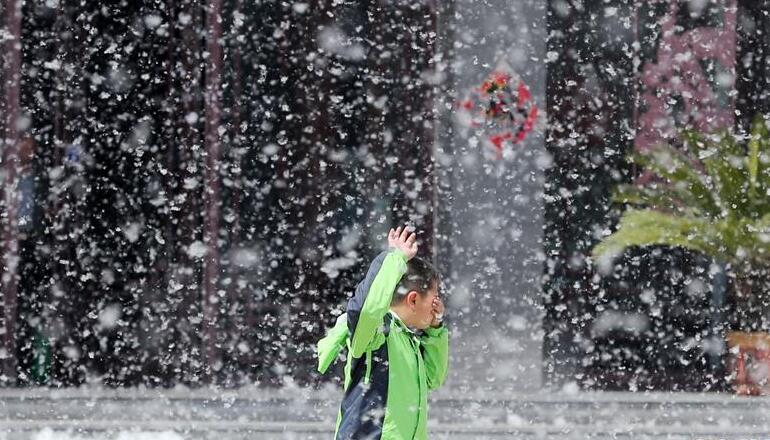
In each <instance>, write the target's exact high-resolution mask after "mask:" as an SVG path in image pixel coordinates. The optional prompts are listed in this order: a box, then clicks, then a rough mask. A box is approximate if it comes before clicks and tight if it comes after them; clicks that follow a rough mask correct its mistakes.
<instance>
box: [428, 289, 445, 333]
mask: <svg viewBox="0 0 770 440" xmlns="http://www.w3.org/2000/svg"><path fill="white" fill-rule="evenodd" d="M432 306H433V321H432V322H431V323H430V326H431V327H440V326H441V321H443V320H444V310H445V309H444V301H443V300H442V299H441V297H440V296H437V297H435V298H433V304H432Z"/></svg>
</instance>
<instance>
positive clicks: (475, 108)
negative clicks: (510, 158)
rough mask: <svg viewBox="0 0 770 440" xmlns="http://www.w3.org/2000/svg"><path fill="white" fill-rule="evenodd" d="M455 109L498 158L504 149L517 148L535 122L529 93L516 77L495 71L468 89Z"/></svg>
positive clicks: (534, 108) (533, 105)
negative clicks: (479, 131) (479, 132)
mask: <svg viewBox="0 0 770 440" xmlns="http://www.w3.org/2000/svg"><path fill="white" fill-rule="evenodd" d="M456 108H457V109H458V110H459V111H461V112H463V113H465V114H466V115H467V116H468V117H466V118H465V121H466V123H467V124H468V125H469V126H470V127H472V128H477V129H483V130H484V131H485V132H486V133H487V135H488V141H489V143H490V145H491V146H492V147H494V149H495V150H496V152H497V156H498V157H502V154H503V151H504V150H505V146H506V145H508V144H510V145H513V144H518V143H520V142H522V141H524V139H526V137H527V135H528V134H529V133H530V132H531V131H532V129H533V128H534V126H535V122H536V121H537V112H538V110H537V106H536V105H535V102H534V100H533V99H532V93H531V92H530V90H529V88H528V87H527V85H526V84H524V82H523V81H521V80H520V79H519V77H518V75H515V74H512V73H509V72H506V71H504V70H500V69H498V70H495V71H493V72H492V73H490V75H489V76H488V77H487V78H486V79H485V80H484V81H483V82H482V83H481V86H479V87H476V88H473V89H471V91H470V93H469V96H468V97H467V98H466V99H464V100H462V101H460V102H459V103H458V105H457V106H456Z"/></svg>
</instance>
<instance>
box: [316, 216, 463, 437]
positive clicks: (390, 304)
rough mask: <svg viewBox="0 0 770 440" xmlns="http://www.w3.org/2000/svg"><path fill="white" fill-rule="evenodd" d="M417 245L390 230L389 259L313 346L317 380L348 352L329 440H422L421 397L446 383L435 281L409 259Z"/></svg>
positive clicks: (424, 403) (423, 265)
mask: <svg viewBox="0 0 770 440" xmlns="http://www.w3.org/2000/svg"><path fill="white" fill-rule="evenodd" d="M416 240H417V237H416V236H415V234H414V233H411V232H409V231H408V230H407V228H406V227H404V228H403V229H402V228H400V227H399V228H398V229H396V230H393V229H391V230H390V232H389V233H388V245H389V247H390V249H389V251H388V252H383V253H382V254H380V255H378V256H377V258H375V260H374V262H372V264H371V266H370V267H369V271H368V272H367V274H366V278H365V279H364V280H363V281H362V282H360V283H359V284H358V286H356V292H355V295H354V296H353V298H351V299H350V301H348V307H347V313H345V314H343V315H342V316H340V318H339V319H338V320H337V324H336V325H335V326H334V328H333V329H331V330H330V331H329V333H328V334H327V336H326V337H325V338H323V339H322V340H321V341H319V342H318V371H320V372H321V373H323V372H324V371H326V369H327V368H328V367H329V364H331V362H333V361H334V359H336V357H337V354H338V353H339V351H340V349H341V348H342V347H343V346H345V345H346V346H347V347H348V356H347V363H346V365H345V395H344V397H343V399H342V404H341V405H340V411H339V414H338V416H337V428H336V430H335V435H334V438H335V440H353V439H356V440H357V439H380V440H426V439H427V438H428V429H427V420H428V391H432V390H435V389H436V388H438V387H440V386H441V384H443V383H444V380H445V379H446V374H447V364H448V353H449V336H448V333H447V330H446V328H444V326H443V325H442V323H441V319H442V317H443V314H444V303H443V301H442V300H441V298H440V297H439V295H438V284H439V279H438V274H437V273H436V271H435V270H434V269H433V268H432V267H431V266H430V264H428V263H427V262H425V261H424V260H422V259H420V258H415V255H416V254H417V243H416Z"/></svg>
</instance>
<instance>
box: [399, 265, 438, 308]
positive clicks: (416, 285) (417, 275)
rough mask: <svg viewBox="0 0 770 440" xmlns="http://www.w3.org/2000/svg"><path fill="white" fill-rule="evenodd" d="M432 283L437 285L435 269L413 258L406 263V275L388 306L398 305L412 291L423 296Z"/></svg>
mask: <svg viewBox="0 0 770 440" xmlns="http://www.w3.org/2000/svg"><path fill="white" fill-rule="evenodd" d="M434 283H438V272H436V269H434V268H433V266H432V265H431V264H430V263H428V262H427V261H425V260H423V259H422V258H419V257H414V258H412V259H411V260H409V261H408V262H407V263H406V273H405V274H404V276H403V277H401V281H400V282H399V283H398V287H396V292H395V293H394V294H393V300H392V301H391V302H390V304H391V305H396V304H398V303H400V302H401V301H402V300H403V299H404V298H406V294H407V293H409V292H411V291H412V290H414V291H416V292H417V293H419V294H420V295H423V296H425V295H426V294H427V293H428V290H430V288H431V286H433V284H434Z"/></svg>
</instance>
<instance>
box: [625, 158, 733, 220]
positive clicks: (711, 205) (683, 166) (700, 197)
mask: <svg viewBox="0 0 770 440" xmlns="http://www.w3.org/2000/svg"><path fill="white" fill-rule="evenodd" d="M631 157H632V160H633V162H634V163H636V164H637V165H639V166H641V167H643V168H645V169H647V170H649V171H651V172H653V173H654V174H656V175H658V176H660V177H663V178H664V179H666V180H668V182H669V184H670V185H671V186H672V187H673V188H674V189H675V190H676V191H677V193H678V194H680V195H681V197H682V201H683V202H684V203H686V204H688V205H690V206H693V207H697V208H698V209H699V210H701V211H703V212H704V213H705V214H706V215H709V216H711V217H714V218H716V217H718V216H719V215H720V213H721V211H722V210H721V209H720V207H719V206H718V203H717V201H716V200H715V199H714V196H713V191H712V190H711V188H709V186H708V185H707V182H706V179H705V178H704V176H703V174H701V173H700V172H698V171H697V169H696V168H695V166H694V164H693V162H692V160H690V159H689V158H688V157H686V156H684V155H683V154H682V153H681V152H679V151H677V150H676V149H675V148H673V147H671V146H669V145H666V144H660V145H657V146H655V147H653V148H651V149H650V150H648V151H646V152H644V153H632V155H631Z"/></svg>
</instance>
